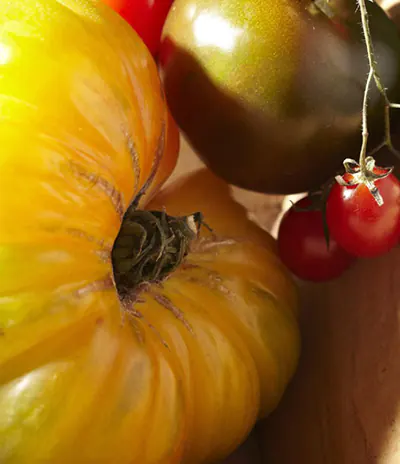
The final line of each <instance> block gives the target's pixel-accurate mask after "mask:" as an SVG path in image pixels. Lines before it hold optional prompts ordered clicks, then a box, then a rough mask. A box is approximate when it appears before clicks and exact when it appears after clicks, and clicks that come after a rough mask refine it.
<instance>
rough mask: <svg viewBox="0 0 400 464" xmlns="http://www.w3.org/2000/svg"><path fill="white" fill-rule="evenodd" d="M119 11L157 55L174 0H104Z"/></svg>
mask: <svg viewBox="0 0 400 464" xmlns="http://www.w3.org/2000/svg"><path fill="white" fill-rule="evenodd" d="M103 1H104V2H105V3H107V4H108V5H110V6H111V8H113V9H114V10H115V11H116V12H117V13H119V14H120V15H121V16H122V17H123V18H124V19H125V20H126V21H127V22H128V23H129V24H130V25H131V26H132V27H133V28H134V29H135V31H136V32H137V33H138V34H139V36H140V37H141V39H142V40H143V42H144V43H145V44H146V45H147V47H148V48H149V50H150V52H151V54H152V55H153V56H156V55H157V54H158V51H159V49H160V40H161V32H162V28H163V26H164V22H165V19H166V17H167V15H168V11H169V9H170V8H171V5H172V3H173V0H103Z"/></svg>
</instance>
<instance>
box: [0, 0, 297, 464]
mask: <svg viewBox="0 0 400 464" xmlns="http://www.w3.org/2000/svg"><path fill="white" fill-rule="evenodd" d="M0 50H1V52H0V57H1V61H2V65H1V66H0V75H1V80H0V82H1V95H0V99H1V105H0V114H1V125H0V146H1V150H0V166H1V169H0V411H1V414H0V461H1V462H2V463H11V462H12V463H13V464H19V463H21V464H22V463H27V462H35V463H43V462H51V463H60V464H64V463H65V464H70V463H72V462H77V463H85V464H86V463H105V464H107V463H110V464H111V463H118V464H125V463H132V462H136V463H142V464H152V463H160V462H161V463H165V464H178V463H185V462H186V463H201V462H204V461H213V460H217V459H220V458H223V457H225V456H226V455H228V454H229V453H231V452H232V451H233V450H234V448H236V447H237V446H238V445H239V444H240V443H241V442H242V441H243V440H244V439H245V437H246V436H247V435H248V433H249V431H250V430H251V428H252V427H253V425H254V423H255V421H256V420H257V419H258V418H260V417H262V416H265V415H266V414H268V413H269V412H270V411H271V410H272V409H273V408H275V407H276V405H277V404H278V402H279V400H280V398H281V397H282V395H283V392H284V390H285V387H286V385H287V384H288V382H289V380H290V378H291V377H292V375H293V372H294V370H295V367H296V364H297V359H298V355H299V332H298V323H297V313H296V309H297V292H296V287H295V285H294V283H293V281H292V279H291V278H290V276H289V275H288V273H287V272H286V270H285V268H284V267H283V265H282V263H281V262H280V261H279V259H278V257H277V255H276V253H275V251H274V246H273V241H272V239H271V238H270V237H269V235H268V234H266V233H264V232H262V231H260V230H259V229H258V228H255V226H254V225H253V224H250V223H249V221H248V220H247V219H246V214H245V211H242V210H241V209H240V208H239V209H238V208H237V206H236V204H235V203H233V200H232V199H231V198H230V197H229V189H228V186H225V184H221V181H217V180H210V179H208V180H207V178H204V183H201V185H200V184H199V182H200V180H201V179H199V180H196V178H194V177H191V178H190V185H184V184H182V183H180V184H179V185H178V186H176V187H175V188H174V187H170V188H169V189H168V190H167V191H164V192H163V193H162V194H160V195H161V196H158V197H157V196H156V197H154V199H153V200H152V203H150V204H149V203H148V202H149V195H147V194H146V195H145V196H144V197H142V202H141V203H142V205H144V204H148V208H150V209H154V208H157V205H159V208H158V209H162V207H164V206H165V207H166V209H167V213H168V214H187V213H188V212H189V213H193V212H195V211H197V210H203V212H204V214H205V217H206V221H207V223H209V224H210V226H211V227H213V229H214V234H215V236H214V235H213V234H211V232H208V231H207V229H206V228H205V227H203V228H202V229H201V234H202V235H201V237H200V238H199V239H198V240H194V241H193V243H192V251H191V252H190V253H189V255H188V256H187V257H186V260H185V261H184V264H183V265H182V266H180V267H179V268H178V269H177V270H176V271H174V272H173V273H172V274H170V275H169V278H168V279H165V280H164V281H163V282H159V281H157V280H156V281H154V282H148V283H146V282H143V285H141V286H138V287H137V288H132V289H130V290H131V296H132V299H131V300H129V299H123V298H122V296H121V294H119V293H118V292H117V289H116V285H115V284H116V282H115V275H116V274H115V272H114V268H113V261H112V253H113V250H114V249H115V246H114V243H115V240H116V237H117V236H119V231H120V229H121V224H126V222H125V219H126V218H125V212H126V211H127V208H128V206H129V205H130V203H131V201H132V200H135V201H136V200H138V197H139V196H140V194H141V192H142V191H143V188H144V187H146V188H147V186H148V185H149V184H150V183H153V184H154V183H158V184H159V183H161V182H163V180H165V178H166V177H168V175H169V174H170V172H171V169H172V167H173V165H174V163H175V159H176V150H177V134H176V127H175V126H174V125H173V123H172V119H171V118H170V117H169V115H168V110H167V107H166V104H165V100H164V98H163V95H162V86H161V82H160V79H159V76H158V72H157V69H156V65H155V63H154V60H153V58H152V57H151V55H150V53H149V52H148V49H147V47H146V46H145V45H144V44H143V43H142V41H141V40H139V38H138V36H137V35H136V34H135V33H134V32H133V30H132V29H131V28H130V27H129V26H128V25H127V24H126V23H124V22H123V21H121V19H120V18H119V17H118V15H116V14H115V13H113V12H112V11H111V10H110V9H109V8H108V7H106V6H104V5H102V3H100V2H93V1H91V0H87V1H85V0H80V1H79V2H76V0H63V1H62V2H49V1H48V0H14V1H12V2H6V3H5V4H4V5H2V7H1V8H0ZM33 69H38V70H39V71H38V72H36V71H35V72H32V70H33ZM27 83H29V85H27ZM156 169H157V171H156ZM154 174H155V175H154ZM218 182H219V183H218ZM221 185H222V186H221ZM220 186H221V187H220ZM178 187H180V188H179V189H178ZM156 189H157V186H156V185H153V186H152V187H151V188H150V189H149V190H148V192H150V193H151V196H152V195H153V193H154V192H155V191H156ZM181 189H183V190H181ZM211 191H214V192H215V200H214V201H213V202H210V201H209V202H208V204H203V203H202V202H203V197H202V194H204V198H205V197H206V196H207V195H206V194H205V192H208V193H207V194H210V192H211ZM180 192H187V193H186V198H192V199H193V201H192V203H191V204H190V205H188V207H189V206H190V211H186V205H185V203H184V202H185V201H186V198H183V197H182V193H180ZM195 192H197V193H195ZM213 198H214V197H213ZM180 202H182V203H180ZM218 205H220V206H218ZM222 207H223V208H224V209H221V208H222ZM129 209H131V208H129ZM225 212H226V214H227V216H226V218H225V219H224V214H225ZM236 231H240V232H243V233H242V234H241V237H240V239H239V238H238V237H236V236H235V235H236ZM245 234H247V235H245ZM135 292H136V293H135ZM134 295H136V297H135V298H133V296H134ZM221 430H223V431H224V433H223V434H221Z"/></svg>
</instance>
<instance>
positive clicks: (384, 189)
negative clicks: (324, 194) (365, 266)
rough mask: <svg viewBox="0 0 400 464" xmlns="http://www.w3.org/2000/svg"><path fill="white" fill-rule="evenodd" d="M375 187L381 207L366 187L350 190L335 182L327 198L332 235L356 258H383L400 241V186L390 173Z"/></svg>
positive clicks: (328, 220) (327, 210) (361, 185)
mask: <svg viewBox="0 0 400 464" xmlns="http://www.w3.org/2000/svg"><path fill="white" fill-rule="evenodd" d="M348 178H349V175H347V179H348ZM375 185H376V187H377V188H378V189H379V192H380V194H381V196H382V198H383V201H384V204H383V205H382V206H379V205H378V204H377V203H376V201H375V199H374V198H373V196H372V194H371V193H370V191H369V190H368V188H367V186H366V185H365V184H358V185H355V186H349V187H347V186H342V185H339V184H337V183H335V185H334V186H333V187H332V190H331V192H330V194H329V197H328V202H327V205H326V208H327V209H326V215H327V223H328V227H329V231H330V234H331V236H332V237H333V238H334V239H335V240H336V241H337V242H338V243H339V244H340V246H341V247H343V248H344V249H345V250H347V251H348V252H349V253H351V254H353V255H355V256H359V257H372V256H377V255H381V254H383V253H386V252H387V251H389V250H390V249H391V248H393V247H394V246H395V245H396V244H397V243H398V241H399V238H400V183H399V181H398V180H397V179H396V177H395V176H394V175H393V174H390V175H389V176H388V177H386V178H384V179H379V180H377V181H376V182H375Z"/></svg>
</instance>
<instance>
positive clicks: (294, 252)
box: [278, 198, 354, 282]
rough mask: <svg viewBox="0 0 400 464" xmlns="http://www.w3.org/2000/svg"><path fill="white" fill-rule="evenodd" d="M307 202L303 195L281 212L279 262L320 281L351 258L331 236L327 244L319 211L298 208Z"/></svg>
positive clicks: (332, 275)
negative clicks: (284, 211)
mask: <svg viewBox="0 0 400 464" xmlns="http://www.w3.org/2000/svg"><path fill="white" fill-rule="evenodd" d="M310 204H311V202H310V200H309V198H303V199H302V200H300V201H298V202H297V203H296V204H295V205H294V206H292V207H291V208H290V209H289V210H288V211H287V212H286V213H285V215H284V216H283V218H282V221H281V224H280V227H279V233H278V248H279V254H280V257H281V259H282V261H283V263H284V264H285V265H286V266H287V267H288V268H289V269H290V270H291V271H292V272H293V274H295V275H296V276H297V277H299V278H300V279H302V280H310V281H314V282H323V281H326V280H330V279H334V278H336V277H338V276H339V275H340V274H342V273H343V272H344V271H345V270H346V269H347V268H348V267H349V266H350V265H351V263H352V262H353V261H354V257H353V256H351V255H350V254H348V253H347V252H346V251H344V250H343V249H342V248H341V247H340V246H339V245H338V244H337V242H336V241H335V240H334V239H331V240H330V243H329V247H328V246H327V243H326V239H325V235H324V225H323V217H322V213H321V211H318V210H312V211H301V210H299V209H300V208H301V209H305V208H307V207H309V206H310Z"/></svg>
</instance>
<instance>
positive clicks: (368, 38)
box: [357, 0, 400, 173]
mask: <svg viewBox="0 0 400 464" xmlns="http://www.w3.org/2000/svg"><path fill="white" fill-rule="evenodd" d="M357 3H358V6H359V7H360V12H361V22H362V29H363V34H364V39H365V44H366V48H367V56H368V63H369V68H370V69H369V73H368V79H367V83H366V86H365V92H364V101H363V109H362V118H363V122H362V136H363V140H362V146H361V152H360V169H361V172H362V173H364V172H365V157H366V145H367V141H368V130H367V110H368V107H367V103H368V94H369V90H370V84H371V80H372V77H373V79H374V81H375V85H376V87H377V89H378V91H379V93H380V94H381V96H382V98H383V100H384V104H385V109H384V111H385V115H384V120H385V135H384V141H383V143H382V144H380V145H379V148H377V149H375V150H374V153H376V152H377V151H378V150H379V149H380V148H382V147H384V146H387V147H388V148H389V150H390V151H391V152H392V153H393V154H395V155H396V156H398V157H400V152H399V151H398V150H396V149H395V148H394V146H393V143H392V136H391V130H390V109H391V108H400V104H398V103H391V102H390V100H389V97H388V95H387V92H386V88H385V87H384V85H383V83H382V80H381V77H380V75H379V72H378V67H377V63H376V60H375V52H374V47H373V43H372V35H371V30H370V27H369V16H368V10H367V5H366V0H357Z"/></svg>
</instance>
